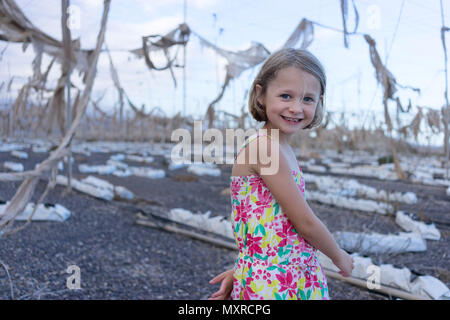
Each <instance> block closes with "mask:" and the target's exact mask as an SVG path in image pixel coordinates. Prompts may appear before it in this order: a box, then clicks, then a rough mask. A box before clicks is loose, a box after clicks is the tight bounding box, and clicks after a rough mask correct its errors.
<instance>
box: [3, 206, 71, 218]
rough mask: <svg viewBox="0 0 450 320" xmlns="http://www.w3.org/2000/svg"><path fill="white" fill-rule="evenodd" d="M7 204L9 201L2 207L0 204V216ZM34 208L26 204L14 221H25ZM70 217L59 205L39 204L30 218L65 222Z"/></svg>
mask: <svg viewBox="0 0 450 320" xmlns="http://www.w3.org/2000/svg"><path fill="white" fill-rule="evenodd" d="M8 204H9V201H8V202H6V203H5V204H4V205H1V204H0V216H1V215H2V214H3V211H4V209H5V208H6V206H7V205H8ZM34 208H35V204H34V203H31V202H30V203H28V204H27V205H26V207H25V210H24V211H23V212H22V213H20V214H18V215H17V216H16V218H15V220H19V221H26V220H28V218H29V217H30V216H31V214H32V213H33V210H34ZM69 217H70V211H69V210H68V209H66V208H65V207H64V206H62V205H60V204H58V203H57V204H55V205H45V204H43V203H40V204H39V205H38V207H37V209H36V212H35V213H34V215H33V217H32V218H31V220H32V221H60V222H62V221H66V220H67V219H68V218H69Z"/></svg>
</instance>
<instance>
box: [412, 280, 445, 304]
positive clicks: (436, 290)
mask: <svg viewBox="0 0 450 320" xmlns="http://www.w3.org/2000/svg"><path fill="white" fill-rule="evenodd" d="M411 292H412V293H415V294H418V295H420V296H429V297H430V298H432V299H435V300H438V299H443V300H449V299H450V290H449V288H448V287H447V286H446V285H445V284H444V283H443V282H442V281H441V280H439V279H437V278H435V277H433V276H428V275H425V276H420V277H417V279H415V280H414V281H413V282H412V283H411Z"/></svg>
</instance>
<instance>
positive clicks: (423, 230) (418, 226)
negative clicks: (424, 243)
mask: <svg viewBox="0 0 450 320" xmlns="http://www.w3.org/2000/svg"><path fill="white" fill-rule="evenodd" d="M395 222H396V223H397V224H398V225H399V226H400V227H402V229H404V230H406V231H411V232H415V233H418V234H420V235H421V236H422V238H424V239H428V240H439V239H441V233H440V231H439V230H438V229H437V228H436V226H435V225H434V223H432V224H425V223H424V222H422V221H415V220H413V219H412V218H411V217H409V216H408V215H407V214H406V213H404V212H403V211H398V212H397V214H396V216H395Z"/></svg>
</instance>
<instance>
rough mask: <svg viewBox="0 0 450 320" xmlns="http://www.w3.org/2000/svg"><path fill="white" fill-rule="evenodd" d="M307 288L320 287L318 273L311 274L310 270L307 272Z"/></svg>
mask: <svg viewBox="0 0 450 320" xmlns="http://www.w3.org/2000/svg"><path fill="white" fill-rule="evenodd" d="M305 278H306V281H305V288H309V287H311V286H312V287H316V288H320V282H319V281H318V279H317V274H311V273H310V272H306V273H305Z"/></svg>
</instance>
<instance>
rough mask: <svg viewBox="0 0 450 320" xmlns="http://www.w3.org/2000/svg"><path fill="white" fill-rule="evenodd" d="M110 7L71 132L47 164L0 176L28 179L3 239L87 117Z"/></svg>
mask: <svg viewBox="0 0 450 320" xmlns="http://www.w3.org/2000/svg"><path fill="white" fill-rule="evenodd" d="M110 3H111V0H104V9H103V16H102V20H101V27H100V31H99V34H98V36H97V44H96V47H95V50H94V52H93V59H92V63H91V65H90V66H89V69H88V71H87V74H86V86H85V88H84V90H83V93H82V95H81V98H80V100H79V101H78V104H79V105H78V106H77V110H79V113H78V114H77V116H76V118H75V119H74V121H73V122H72V125H71V127H70V129H69V130H68V131H67V133H66V135H65V136H64V137H63V139H62V141H61V143H60V144H59V146H58V147H57V149H56V150H54V151H53V152H52V153H51V154H50V156H49V157H48V158H47V159H46V160H44V161H43V162H41V163H40V164H39V165H38V166H37V168H36V169H35V170H32V171H27V172H22V173H20V174H11V173H6V174H3V173H2V174H0V180H19V179H23V178H25V181H23V182H22V184H21V185H20V187H19V189H18V191H17V192H16V194H15V195H14V197H13V198H12V200H11V201H10V203H9V204H8V205H7V206H6V208H5V210H4V214H3V216H2V217H1V219H0V230H1V231H2V234H3V235H7V234H11V233H13V232H16V230H11V228H12V225H13V221H14V219H15V217H16V216H17V215H18V214H20V213H21V212H23V210H24V209H25V207H26V205H27V203H28V202H29V201H30V199H31V197H32V195H33V193H34V190H35V188H36V184H37V182H38V181H39V178H40V176H41V175H42V174H43V173H44V172H45V171H47V170H51V169H52V168H53V167H55V166H56V165H57V164H58V162H59V161H60V160H61V159H62V158H63V157H64V156H65V155H66V154H67V153H68V147H69V146H70V143H71V141H72V138H73V137H74V135H75V133H76V130H77V128H78V126H79V124H80V121H81V118H82V116H83V115H84V113H85V110H86V106H87V105H88V102H89V97H90V94H91V91H92V87H93V84H94V80H95V76H96V70H97V61H98V56H99V54H100V50H101V47H102V45H103V42H104V38H105V32H106V22H107V19H108V13H109V7H110ZM64 25H65V24H63V28H64ZM41 200H42V199H41ZM38 204H39V203H36V207H37V206H38Z"/></svg>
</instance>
